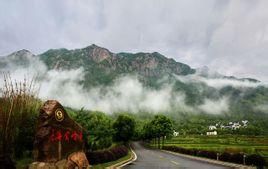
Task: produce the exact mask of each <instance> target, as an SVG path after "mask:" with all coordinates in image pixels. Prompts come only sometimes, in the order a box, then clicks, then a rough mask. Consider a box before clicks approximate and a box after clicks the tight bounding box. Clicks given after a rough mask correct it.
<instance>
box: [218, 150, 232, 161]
mask: <svg viewBox="0 0 268 169" xmlns="http://www.w3.org/2000/svg"><path fill="white" fill-rule="evenodd" d="M231 156H232V155H231V154H230V153H227V152H224V153H222V154H221V155H220V156H219V160H221V161H227V162H230V161H231Z"/></svg>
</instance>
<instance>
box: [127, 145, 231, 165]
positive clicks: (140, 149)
mask: <svg viewBox="0 0 268 169" xmlns="http://www.w3.org/2000/svg"><path fill="white" fill-rule="evenodd" d="M133 148H134V151H135V153H136V154H137V157H138V158H137V160H136V161H134V162H133V163H131V164H128V165H127V166H124V167H123V168H124V169H142V168H146V169H148V168H149V169H150V168H151V169H158V168H159V169H160V168H161V169H162V168H181V169H182V168H185V169H186V168H187V169H188V168H189V169H190V168H195V169H210V168H211V169H212V168H213V169H214V168H215V169H219V168H228V167H224V166H221V165H215V164H210V163H206V162H201V161H196V160H192V159H188V158H184V157H179V156H176V155H173V154H170V153H166V152H162V151H160V150H154V149H148V148H145V147H144V146H142V145H141V144H140V143H137V142H135V143H134V144H133Z"/></svg>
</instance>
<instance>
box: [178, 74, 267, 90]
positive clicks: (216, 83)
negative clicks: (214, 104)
mask: <svg viewBox="0 0 268 169" xmlns="http://www.w3.org/2000/svg"><path fill="white" fill-rule="evenodd" d="M174 76H175V77H176V78H177V79H178V80H180V81H182V82H184V83H205V84H206V85H208V86H210V87H214V88H217V89H220V88H223V87H226V86H232V87H234V88H246V87H253V88H254V87H258V86H261V85H266V84H264V83H261V82H252V81H249V80H243V81H241V80H236V79H227V78H213V77H212V78H211V77H203V76H199V75H198V74H193V75H187V76H177V75H174Z"/></svg>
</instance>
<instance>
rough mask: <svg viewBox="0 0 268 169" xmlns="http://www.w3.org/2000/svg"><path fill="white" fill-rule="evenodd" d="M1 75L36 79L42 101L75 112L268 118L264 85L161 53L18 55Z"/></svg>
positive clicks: (95, 49) (93, 49)
mask: <svg viewBox="0 0 268 169" xmlns="http://www.w3.org/2000/svg"><path fill="white" fill-rule="evenodd" d="M0 71H4V72H7V71H8V72H10V74H11V77H12V78H14V79H17V80H19V79H21V78H24V77H25V76H27V77H29V78H31V77H36V78H37V83H38V85H39V87H40V92H39V97H40V98H42V99H57V100H59V101H61V102H62V103H63V104H64V105H66V106H69V107H73V108H77V109H80V108H82V107H85V108H86V109H90V110H99V111H104V112H106V113H112V112H120V111H128V112H134V113H135V112H153V113H158V112H160V113H167V112H169V113H175V114H176V113H206V114H216V115H217V114H225V115H235V116H239V117H241V118H243V117H247V116H248V115H252V114H262V113H264V114H267V113H268V109H267V106H266V105H267V104H268V88H267V85H266V84H263V83H262V82H260V81H258V80H256V79H251V78H242V79H239V78H236V77H229V76H224V75H221V74H219V73H217V72H213V71H212V70H210V69H209V68H208V67H203V68H198V69H193V68H191V67H190V66H188V65H186V64H183V63H180V62H176V61H175V60H174V59H170V58H167V57H166V56H163V55H161V54H160V53H157V52H153V53H142V52H140V53H123V52H122V53H112V52H111V51H109V50H108V49H105V48H102V47H99V46H97V45H91V46H88V47H85V48H82V49H74V50H68V49H51V50H48V51H46V52H44V53H42V54H40V55H34V54H32V53H31V52H30V51H28V50H20V51H17V52H14V53H12V54H10V55H8V56H5V57H2V58H1V60H0ZM1 79H2V77H1ZM0 83H2V80H1V82H0ZM0 85H2V84H0Z"/></svg>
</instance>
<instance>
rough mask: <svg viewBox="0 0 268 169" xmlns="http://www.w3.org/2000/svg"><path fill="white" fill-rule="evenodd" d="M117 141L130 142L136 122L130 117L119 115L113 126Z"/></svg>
mask: <svg viewBox="0 0 268 169" xmlns="http://www.w3.org/2000/svg"><path fill="white" fill-rule="evenodd" d="M113 128H114V130H115V135H114V139H115V141H123V142H128V141H129V140H130V139H131V138H132V136H133V134H134V132H135V120H134V118H132V117H130V116H128V115H119V116H118V117H117V119H116V121H115V122H114V124H113Z"/></svg>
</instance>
